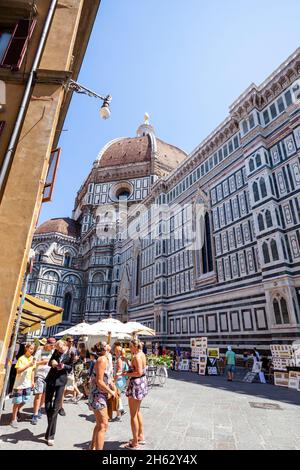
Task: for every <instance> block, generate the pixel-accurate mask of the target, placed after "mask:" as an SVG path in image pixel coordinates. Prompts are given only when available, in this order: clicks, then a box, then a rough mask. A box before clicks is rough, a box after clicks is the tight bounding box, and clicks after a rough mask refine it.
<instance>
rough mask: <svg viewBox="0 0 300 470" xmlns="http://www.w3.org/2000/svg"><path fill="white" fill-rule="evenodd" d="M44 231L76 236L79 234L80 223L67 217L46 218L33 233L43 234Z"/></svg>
mask: <svg viewBox="0 0 300 470" xmlns="http://www.w3.org/2000/svg"><path fill="white" fill-rule="evenodd" d="M46 233H61V234H62V235H67V236H69V237H74V238H78V237H79V236H80V224H79V223H78V222H76V220H73V219H70V218H69V217H63V218H57V219H50V220H46V221H45V222H43V223H42V224H41V225H40V226H39V227H38V228H37V229H36V231H35V235H44V234H46Z"/></svg>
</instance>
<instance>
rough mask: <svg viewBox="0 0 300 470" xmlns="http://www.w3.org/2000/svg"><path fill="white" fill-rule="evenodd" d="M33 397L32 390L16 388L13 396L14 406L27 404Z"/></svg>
mask: <svg viewBox="0 0 300 470" xmlns="http://www.w3.org/2000/svg"><path fill="white" fill-rule="evenodd" d="M30 397H31V388H15V389H14V390H13V394H12V402H13V404H14V405H21V403H27V402H28V401H29V400H30Z"/></svg>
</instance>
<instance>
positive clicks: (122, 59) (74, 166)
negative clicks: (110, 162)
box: [39, 0, 300, 224]
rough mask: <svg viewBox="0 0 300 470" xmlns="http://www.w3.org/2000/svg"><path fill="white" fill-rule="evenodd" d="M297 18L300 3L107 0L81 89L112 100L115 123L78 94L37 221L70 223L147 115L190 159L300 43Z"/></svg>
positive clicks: (95, 30) (97, 104) (96, 102)
mask: <svg viewBox="0 0 300 470" xmlns="http://www.w3.org/2000/svg"><path fill="white" fill-rule="evenodd" d="M299 18H300V1H299V0H285V1H284V2H283V1H282V0H251V2H250V1H247V0H210V1H207V0H184V1H183V0H102V1H101V4H100V8H99V11H98V15H97V18H96V21H95V24H94V28H93V32H92V35H91V38H90V42H89V45H88V49H87V52H86V55H85V58H84V61H83V65H82V68H81V72H80V75H79V77H78V82H79V83H81V84H82V85H84V86H86V87H88V88H90V89H92V90H94V91H95V92H97V93H99V94H102V95H106V94H111V95H112V97H113V100H112V103H111V117H110V119H108V120H102V119H100V115H99V108H100V106H101V104H102V102H101V101H100V100H97V99H94V98H90V97H88V96H85V95H79V94H75V93H74V95H73V98H72V102H71V105H70V108H69V112H68V115H67V118H66V121H65V124H64V127H63V129H64V130H63V132H62V136H61V139H60V146H61V147H62V154H61V161H60V165H59V168H58V174H57V179H56V183H55V187H54V194H53V198H52V201H51V202H48V203H44V204H43V207H42V211H41V215H40V219H39V224H40V223H42V222H43V221H45V220H47V219H50V218H55V217H70V216H71V214H72V210H73V207H74V200H75V196H76V193H77V191H78V190H79V188H80V186H81V184H82V183H83V182H84V180H85V178H86V177H87V175H88V173H89V171H90V169H91V167H92V165H93V162H94V161H95V160H96V158H97V155H98V153H99V152H100V150H101V148H102V147H103V146H104V145H105V144H106V143H107V142H109V141H110V140H112V139H115V138H118V137H128V136H135V135H136V130H137V128H138V126H139V125H140V124H141V123H142V122H143V119H144V113H145V112H148V113H149V115H150V123H151V124H152V125H153V126H154V128H155V132H156V135H157V136H158V137H159V138H161V139H162V140H164V141H166V142H168V143H170V144H173V145H176V146H177V147H179V148H182V149H183V150H185V151H186V152H187V153H190V152H191V151H192V150H193V149H194V148H195V147H197V146H198V145H199V144H200V143H201V141H202V140H203V139H205V138H206V137H207V136H208V135H209V134H210V133H211V132H212V131H213V130H214V129H215V128H216V127H217V126H218V125H219V124H220V123H221V122H222V121H223V120H224V119H225V118H226V117H227V116H228V108H229V106H230V105H231V104H232V103H233V102H234V101H235V100H236V99H237V98H238V96H239V95H240V94H242V93H243V91H244V90H245V89H246V88H247V87H248V86H249V85H250V84H251V83H252V82H254V83H256V84H257V85H260V84H261V83H262V82H263V81H264V80H265V79H266V78H267V77H268V76H269V75H270V74H271V73H272V72H273V71H274V70H275V69H276V68H277V67H278V66H279V65H280V64H281V63H282V62H284V61H285V60H286V59H287V58H288V56H289V55H290V54H292V52H294V51H295V49H296V48H297V47H299V46H300V30H299Z"/></svg>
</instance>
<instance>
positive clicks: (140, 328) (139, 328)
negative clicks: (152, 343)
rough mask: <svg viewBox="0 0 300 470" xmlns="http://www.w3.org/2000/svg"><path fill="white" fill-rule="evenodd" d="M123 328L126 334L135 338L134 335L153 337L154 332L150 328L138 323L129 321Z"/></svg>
mask: <svg viewBox="0 0 300 470" xmlns="http://www.w3.org/2000/svg"><path fill="white" fill-rule="evenodd" d="M125 326H126V328H127V333H129V334H131V335H133V336H136V335H142V336H155V335H156V333H155V330H152V328H149V327H148V326H145V325H143V324H142V323H139V322H137V321H129V322H127V323H125Z"/></svg>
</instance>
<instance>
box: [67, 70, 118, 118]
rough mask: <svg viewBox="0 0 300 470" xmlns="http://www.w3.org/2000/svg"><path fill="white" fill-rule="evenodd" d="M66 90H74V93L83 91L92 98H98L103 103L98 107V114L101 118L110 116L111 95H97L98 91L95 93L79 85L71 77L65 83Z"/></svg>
mask: <svg viewBox="0 0 300 470" xmlns="http://www.w3.org/2000/svg"><path fill="white" fill-rule="evenodd" d="M65 87H66V89H67V90H72V91H75V92H76V93H83V94H84V95H88V96H92V97H93V98H99V99H100V100H102V101H103V104H102V106H101V108H100V116H101V118H102V119H108V118H109V116H110V109H109V105H110V103H111V100H112V97H111V95H107V96H102V95H98V93H95V92H94V91H92V90H89V89H88V88H86V87H85V86H83V85H80V84H79V83H77V82H75V81H74V80H72V79H69V80H68V81H67V83H66V85H65Z"/></svg>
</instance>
